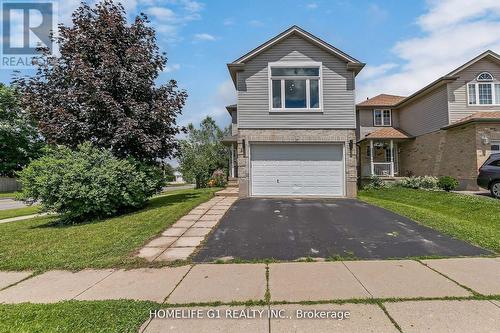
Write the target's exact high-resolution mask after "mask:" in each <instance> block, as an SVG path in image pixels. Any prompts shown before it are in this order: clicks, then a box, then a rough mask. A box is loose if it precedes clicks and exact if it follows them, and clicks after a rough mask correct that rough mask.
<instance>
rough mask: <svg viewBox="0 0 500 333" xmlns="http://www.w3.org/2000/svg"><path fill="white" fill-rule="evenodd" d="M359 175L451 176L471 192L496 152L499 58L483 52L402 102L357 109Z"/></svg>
mask: <svg viewBox="0 0 500 333" xmlns="http://www.w3.org/2000/svg"><path fill="white" fill-rule="evenodd" d="M357 124H358V126H357V137H358V147H359V157H358V164H359V169H358V170H359V173H360V176H361V178H362V179H363V178H365V179H366V178H368V177H370V176H372V175H376V176H380V177H385V178H389V179H391V178H394V177H398V176H408V175H417V176H423V175H432V176H444V175H448V176H453V177H455V178H457V179H458V180H459V182H460V189H471V190H474V189H477V185H476V177H477V173H478V168H479V167H480V166H481V165H482V164H483V163H484V161H485V160H486V159H487V158H488V156H489V155H490V154H491V153H498V152H500V55H498V54H496V53H495V52H492V51H486V52H484V53H482V54H481V55H479V56H477V57H476V58H474V59H472V60H471V61H469V62H467V63H465V64H464V65H462V66H460V67H459V68H457V69H455V70H453V71H452V72H450V73H448V74H447V75H445V76H443V77H441V78H439V79H437V80H436V81H434V82H432V83H431V84H429V85H427V86H426V87H424V88H422V89H421V90H419V91H417V92H416V93H414V94H412V95H411V96H408V97H402V96H394V95H386V94H382V95H378V96H376V97H374V98H371V99H368V100H366V101H363V102H362V103H359V104H358V105H357Z"/></svg>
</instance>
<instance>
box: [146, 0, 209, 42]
mask: <svg viewBox="0 0 500 333" xmlns="http://www.w3.org/2000/svg"><path fill="white" fill-rule="evenodd" d="M147 1H148V2H150V6H149V7H148V8H146V9H145V10H144V12H145V13H146V14H148V15H149V16H151V17H152V23H153V26H154V27H155V29H156V31H157V32H158V37H159V38H160V39H162V40H164V41H166V42H169V43H175V42H178V41H180V40H182V39H183V38H182V37H181V36H180V30H181V29H182V27H184V26H186V25H187V24H188V23H189V22H192V21H196V20H200V19H201V14H200V13H201V11H202V10H203V9H204V7H205V5H204V4H203V3H201V2H198V1H193V0H163V1H160V0H147ZM155 4H156V5H155Z"/></svg>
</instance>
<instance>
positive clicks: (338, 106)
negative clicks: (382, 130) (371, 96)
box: [237, 35, 356, 129]
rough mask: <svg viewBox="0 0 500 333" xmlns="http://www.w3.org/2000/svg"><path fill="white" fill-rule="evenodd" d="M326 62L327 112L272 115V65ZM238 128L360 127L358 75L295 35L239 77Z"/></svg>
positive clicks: (254, 61)
mask: <svg viewBox="0 0 500 333" xmlns="http://www.w3.org/2000/svg"><path fill="white" fill-rule="evenodd" d="M276 61H314V62H322V64H323V65H322V75H323V77H322V84H323V112H322V113H319V112H316V113H314V112H309V113H308V112H301V113H293V112H289V113H281V114H276V113H270V112H269V87H268V85H269V82H268V63H269V62H276ZM237 87H238V128H345V129H348V128H351V129H354V128H355V127H356V114H355V106H354V75H353V73H352V72H351V71H348V70H347V64H346V62H345V61H343V60H341V59H339V58H337V57H335V56H333V55H331V54H330V53H327V52H326V51H324V50H323V49H321V48H319V47H317V46H315V45H313V44H311V43H309V42H307V41H306V40H304V39H302V38H300V37H297V36H295V35H293V36H290V37H289V38H287V39H285V40H283V41H282V42H280V43H278V44H276V45H274V46H273V47H271V48H270V49H268V50H266V51H265V52H263V53H261V54H259V55H257V56H256V57H255V58H253V59H251V60H250V61H248V62H247V63H246V64H245V70H244V71H243V72H239V73H238V75H237Z"/></svg>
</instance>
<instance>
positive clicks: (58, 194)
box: [19, 143, 164, 223]
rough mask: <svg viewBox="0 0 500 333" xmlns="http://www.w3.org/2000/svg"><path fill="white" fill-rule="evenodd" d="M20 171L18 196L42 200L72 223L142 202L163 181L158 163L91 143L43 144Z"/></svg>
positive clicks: (45, 209) (135, 206)
mask: <svg viewBox="0 0 500 333" xmlns="http://www.w3.org/2000/svg"><path fill="white" fill-rule="evenodd" d="M19 176H20V181H21V184H22V192H21V194H20V196H19V198H20V199H22V200H25V201H28V202H30V201H31V202H32V201H35V200H40V201H41V203H42V210H44V211H52V212H57V213H59V214H60V215H61V221H63V222H71V223H74V222H81V221H84V220H88V219H93V218H101V217H106V216H111V215H114V214H117V213H119V212H123V211H126V210H129V209H133V208H138V207H141V206H143V205H144V204H145V203H146V201H147V200H148V198H149V197H150V196H152V195H153V194H155V193H156V192H157V191H159V190H160V189H161V187H162V186H163V185H164V179H163V173H162V171H161V169H159V168H158V167H156V166H152V165H146V164H143V163H139V162H137V161H135V160H133V159H119V158H117V157H115V156H113V154H112V153H111V152H110V151H109V150H101V149H97V148H94V147H93V146H92V145H91V144H90V143H85V144H82V145H80V146H78V148H77V149H76V150H70V149H69V148H66V147H62V146H60V147H57V148H53V149H50V150H47V152H46V155H45V156H43V157H41V158H39V159H37V160H34V161H33V162H31V163H30V164H29V165H28V166H27V167H26V168H25V169H24V170H22V171H21V172H20V173H19Z"/></svg>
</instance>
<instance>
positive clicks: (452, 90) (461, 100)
mask: <svg viewBox="0 0 500 333" xmlns="http://www.w3.org/2000/svg"><path fill="white" fill-rule="evenodd" d="M481 72H490V73H491V74H492V75H493V77H494V78H495V80H497V81H500V65H498V63H495V62H493V61H491V60H489V59H484V58H483V59H481V60H479V61H478V62H476V63H474V64H473V65H471V66H469V67H467V68H465V69H464V70H462V71H461V72H459V73H458V75H457V76H459V78H458V79H457V80H456V81H454V82H451V83H449V84H448V105H449V110H450V111H449V112H450V123H454V122H456V121H458V120H460V119H462V118H465V117H467V116H469V115H471V114H472V113H474V112H478V111H500V106H487V105H468V101H467V83H468V82H470V81H473V80H475V79H476V77H477V76H478V75H479V74H480V73H481Z"/></svg>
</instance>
